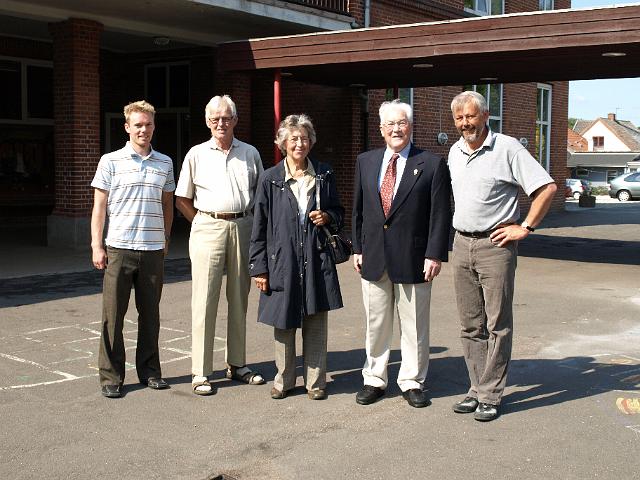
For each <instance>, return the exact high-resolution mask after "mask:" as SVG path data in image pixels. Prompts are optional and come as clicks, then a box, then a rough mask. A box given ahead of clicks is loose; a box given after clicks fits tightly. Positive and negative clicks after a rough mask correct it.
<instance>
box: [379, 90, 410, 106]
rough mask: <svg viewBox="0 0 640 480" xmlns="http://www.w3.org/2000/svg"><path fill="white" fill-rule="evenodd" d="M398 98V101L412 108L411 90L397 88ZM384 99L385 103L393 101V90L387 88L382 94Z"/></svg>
mask: <svg viewBox="0 0 640 480" xmlns="http://www.w3.org/2000/svg"><path fill="white" fill-rule="evenodd" d="M398 98H399V99H400V101H402V102H404V103H408V104H409V105H411V106H412V107H413V88H399V89H398ZM384 99H385V100H386V101H387V102H390V101H391V100H394V99H395V97H394V96H393V88H387V90H386V92H385V94H384Z"/></svg>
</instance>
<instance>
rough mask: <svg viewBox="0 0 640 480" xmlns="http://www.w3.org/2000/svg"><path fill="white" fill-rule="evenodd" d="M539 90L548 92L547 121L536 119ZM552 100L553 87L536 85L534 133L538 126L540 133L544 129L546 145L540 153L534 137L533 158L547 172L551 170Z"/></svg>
mask: <svg viewBox="0 0 640 480" xmlns="http://www.w3.org/2000/svg"><path fill="white" fill-rule="evenodd" d="M539 90H545V91H547V92H548V94H547V103H546V107H547V120H542V119H541V118H539V117H538V113H537V112H538V97H539V95H538V92H539ZM552 98H553V87H552V86H551V85H548V84H546V83H538V85H537V88H536V131H537V130H538V126H540V131H542V128H545V129H546V134H547V135H546V138H547V141H546V144H545V151H544V152H541V151H540V150H541V148H542V147H541V145H539V142H538V138H537V136H536V145H535V147H536V152H535V153H536V154H535V158H536V160H537V161H538V163H540V165H542V166H543V167H544V169H545V170H546V171H547V172H549V169H550V168H551V123H552V120H553V117H552V114H553V108H552V103H553V102H552ZM542 154H544V157H545V158H544V163H543V162H542V158H541V157H542Z"/></svg>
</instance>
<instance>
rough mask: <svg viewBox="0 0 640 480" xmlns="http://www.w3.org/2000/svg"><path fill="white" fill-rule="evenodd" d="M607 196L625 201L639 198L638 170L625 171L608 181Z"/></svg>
mask: <svg viewBox="0 0 640 480" xmlns="http://www.w3.org/2000/svg"><path fill="white" fill-rule="evenodd" d="M609 196H610V197H611V198H617V199H618V200H620V201H621V202H626V201H627V200H631V199H633V198H640V172H627V173H623V174H622V175H619V176H617V177H616V178H614V179H613V180H611V181H610V182H609Z"/></svg>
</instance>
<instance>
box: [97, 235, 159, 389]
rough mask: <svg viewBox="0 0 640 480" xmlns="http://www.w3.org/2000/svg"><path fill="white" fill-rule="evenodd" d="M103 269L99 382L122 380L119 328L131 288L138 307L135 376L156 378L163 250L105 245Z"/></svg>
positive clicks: (123, 361) (121, 346)
mask: <svg viewBox="0 0 640 480" xmlns="http://www.w3.org/2000/svg"><path fill="white" fill-rule="evenodd" d="M107 259H108V263H107V268H106V270H105V273H104V281H103V288H102V302H103V306H102V332H101V336H100V351H99V354H98V368H99V374H100V384H101V385H119V384H122V383H123V382H124V374H125V344H124V337H123V334H122V329H123V326H124V316H125V314H126V313H127V308H128V306H129V297H130V295H131V287H132V286H133V287H134V288H135V298H136V308H137V310H138V340H137V347H136V371H137V373H138V379H140V380H146V379H148V378H150V377H160V376H161V370H160V353H159V351H158V336H159V333H160V308H159V307H160V296H161V295H162V281H163V274H164V252H163V251H162V250H153V251H142V250H126V249H121V248H112V247H107Z"/></svg>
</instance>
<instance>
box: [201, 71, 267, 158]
mask: <svg viewBox="0 0 640 480" xmlns="http://www.w3.org/2000/svg"><path fill="white" fill-rule="evenodd" d="M224 94H226V95H229V96H230V97H231V99H232V100H233V101H234V102H235V104H236V109H237V110H238V124H237V125H236V128H235V129H234V131H233V133H234V135H235V137H236V138H237V139H239V140H242V141H243V142H248V143H251V133H252V132H251V77H250V76H249V75H248V74H246V73H235V72H234V73H226V74H220V75H219V78H218V79H217V81H216V85H215V95H224ZM211 96H213V95H211ZM203 108H204V107H203ZM262 154H263V155H271V153H270V152H269V153H267V152H263V153H262ZM263 162H264V159H263Z"/></svg>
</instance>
